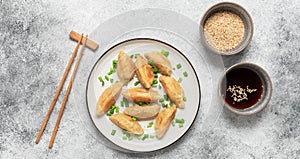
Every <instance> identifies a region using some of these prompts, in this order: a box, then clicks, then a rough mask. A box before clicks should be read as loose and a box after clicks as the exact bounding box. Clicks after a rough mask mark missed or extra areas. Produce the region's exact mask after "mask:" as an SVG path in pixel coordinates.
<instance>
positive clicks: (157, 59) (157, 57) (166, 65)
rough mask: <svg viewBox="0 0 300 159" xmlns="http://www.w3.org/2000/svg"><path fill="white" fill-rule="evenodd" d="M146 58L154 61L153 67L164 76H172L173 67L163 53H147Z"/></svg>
mask: <svg viewBox="0 0 300 159" xmlns="http://www.w3.org/2000/svg"><path fill="white" fill-rule="evenodd" d="M145 57H146V58H147V59H148V60H151V61H152V65H153V66H155V67H156V68H157V69H158V72H160V73H161V74H163V75H166V76H170V75H171V73H172V65H171V62H170V60H169V59H168V58H167V57H166V56H165V55H163V54H162V53H161V52H158V51H154V52H151V53H145Z"/></svg>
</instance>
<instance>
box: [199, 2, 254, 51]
mask: <svg viewBox="0 0 300 159" xmlns="http://www.w3.org/2000/svg"><path fill="white" fill-rule="evenodd" d="M224 5H232V6H236V7H238V8H240V9H241V10H243V11H244V12H245V14H239V15H238V16H241V15H243V16H245V17H247V18H248V19H249V24H250V25H249V26H250V27H249V29H248V33H249V36H247V37H246V39H243V40H242V41H241V43H240V44H239V46H237V47H239V48H238V49H236V50H234V49H235V48H234V49H232V50H227V51H222V50H218V49H216V48H215V47H213V46H212V45H211V44H209V43H208V42H207V40H206V38H205V36H204V25H205V22H206V20H207V19H208V18H209V17H210V16H208V15H209V14H210V13H211V12H213V11H214V10H215V9H218V8H220V7H222V6H224ZM233 10H235V8H233ZM244 24H245V23H244ZM199 30H200V38H201V41H202V42H203V43H204V45H205V47H206V48H208V49H209V50H210V51H212V52H214V53H216V54H219V55H222V56H231V55H235V54H238V53H240V52H242V51H243V50H244V49H246V48H247V47H248V45H249V44H250V42H251V41H252V37H253V34H254V23H253V20H252V17H251V15H250V13H249V12H248V11H247V10H246V9H245V8H244V7H242V6H241V5H240V4H237V3H233V2H220V3H217V4H214V5H212V6H210V7H209V8H208V9H207V10H206V12H205V13H204V14H203V15H202V18H201V20H200V25H199ZM237 47H236V48H237Z"/></svg>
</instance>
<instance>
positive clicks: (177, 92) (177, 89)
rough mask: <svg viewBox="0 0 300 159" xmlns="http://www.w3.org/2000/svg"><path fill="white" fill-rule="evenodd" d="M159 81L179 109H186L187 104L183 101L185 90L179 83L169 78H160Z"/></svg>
mask: <svg viewBox="0 0 300 159" xmlns="http://www.w3.org/2000/svg"><path fill="white" fill-rule="evenodd" d="M159 81H160V83H161V84H162V85H163V87H164V89H165V92H166V93H167V95H168V97H169V99H170V100H171V101H172V102H173V103H174V104H175V105H177V106H178V107H179V108H184V107H185V103H184V101H183V97H184V96H183V89H182V88H181V86H180V84H179V83H178V81H177V80H176V79H174V78H173V77H169V76H160V77H159Z"/></svg>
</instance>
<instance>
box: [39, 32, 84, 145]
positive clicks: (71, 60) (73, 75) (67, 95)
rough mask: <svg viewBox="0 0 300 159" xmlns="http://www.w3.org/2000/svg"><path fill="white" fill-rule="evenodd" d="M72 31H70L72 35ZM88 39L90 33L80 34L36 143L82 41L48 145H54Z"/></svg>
mask: <svg viewBox="0 0 300 159" xmlns="http://www.w3.org/2000/svg"><path fill="white" fill-rule="evenodd" d="M71 33H72V31H71ZM71 33H70V37H71ZM71 38H72V37H71ZM87 41H88V35H86V37H84V36H83V34H81V36H80V38H79V40H78V42H77V45H76V47H75V49H74V51H73V53H72V55H71V57H70V60H69V62H68V65H67V67H66V69H65V72H64V74H63V77H62V79H61V81H60V83H59V85H58V88H57V90H56V93H55V95H54V98H53V100H52V102H51V105H50V107H49V110H48V112H47V115H46V117H45V119H44V122H43V124H42V126H41V128H40V130H39V133H38V136H37V138H36V140H35V143H39V141H40V139H41V136H42V135H43V132H44V130H45V127H46V125H47V122H48V120H49V118H50V115H51V113H52V111H53V108H54V106H55V103H56V101H57V99H58V96H59V94H60V92H61V89H62V87H63V85H64V82H65V80H66V78H67V76H68V73H69V71H70V68H71V66H72V64H73V61H74V59H75V56H76V55H77V52H78V48H79V45H80V44H81V43H82V44H83V45H82V47H81V50H80V54H79V57H78V58H77V60H76V64H75V67H74V70H73V73H72V76H71V79H70V82H69V85H68V88H67V92H66V95H65V97H64V100H63V103H62V105H61V108H60V111H59V114H58V117H57V120H56V124H55V127H54V129H53V132H52V136H51V139H50V142H49V146H48V147H49V148H50V149H51V148H52V147H53V143H54V139H55V137H56V133H57V130H58V126H59V124H60V121H61V118H62V115H63V112H64V109H65V106H66V103H67V101H68V97H69V94H70V92H71V88H72V85H73V81H74V78H75V75H76V72H77V68H78V66H79V63H80V60H81V57H82V55H83V51H84V48H85V46H86V44H87Z"/></svg>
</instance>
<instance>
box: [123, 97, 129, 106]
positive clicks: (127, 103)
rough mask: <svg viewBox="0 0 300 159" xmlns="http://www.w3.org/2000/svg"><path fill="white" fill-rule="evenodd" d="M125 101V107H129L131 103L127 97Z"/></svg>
mask: <svg viewBox="0 0 300 159" xmlns="http://www.w3.org/2000/svg"><path fill="white" fill-rule="evenodd" d="M123 101H124V103H125V107H129V102H128V100H127V99H126V98H125V97H123Z"/></svg>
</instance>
